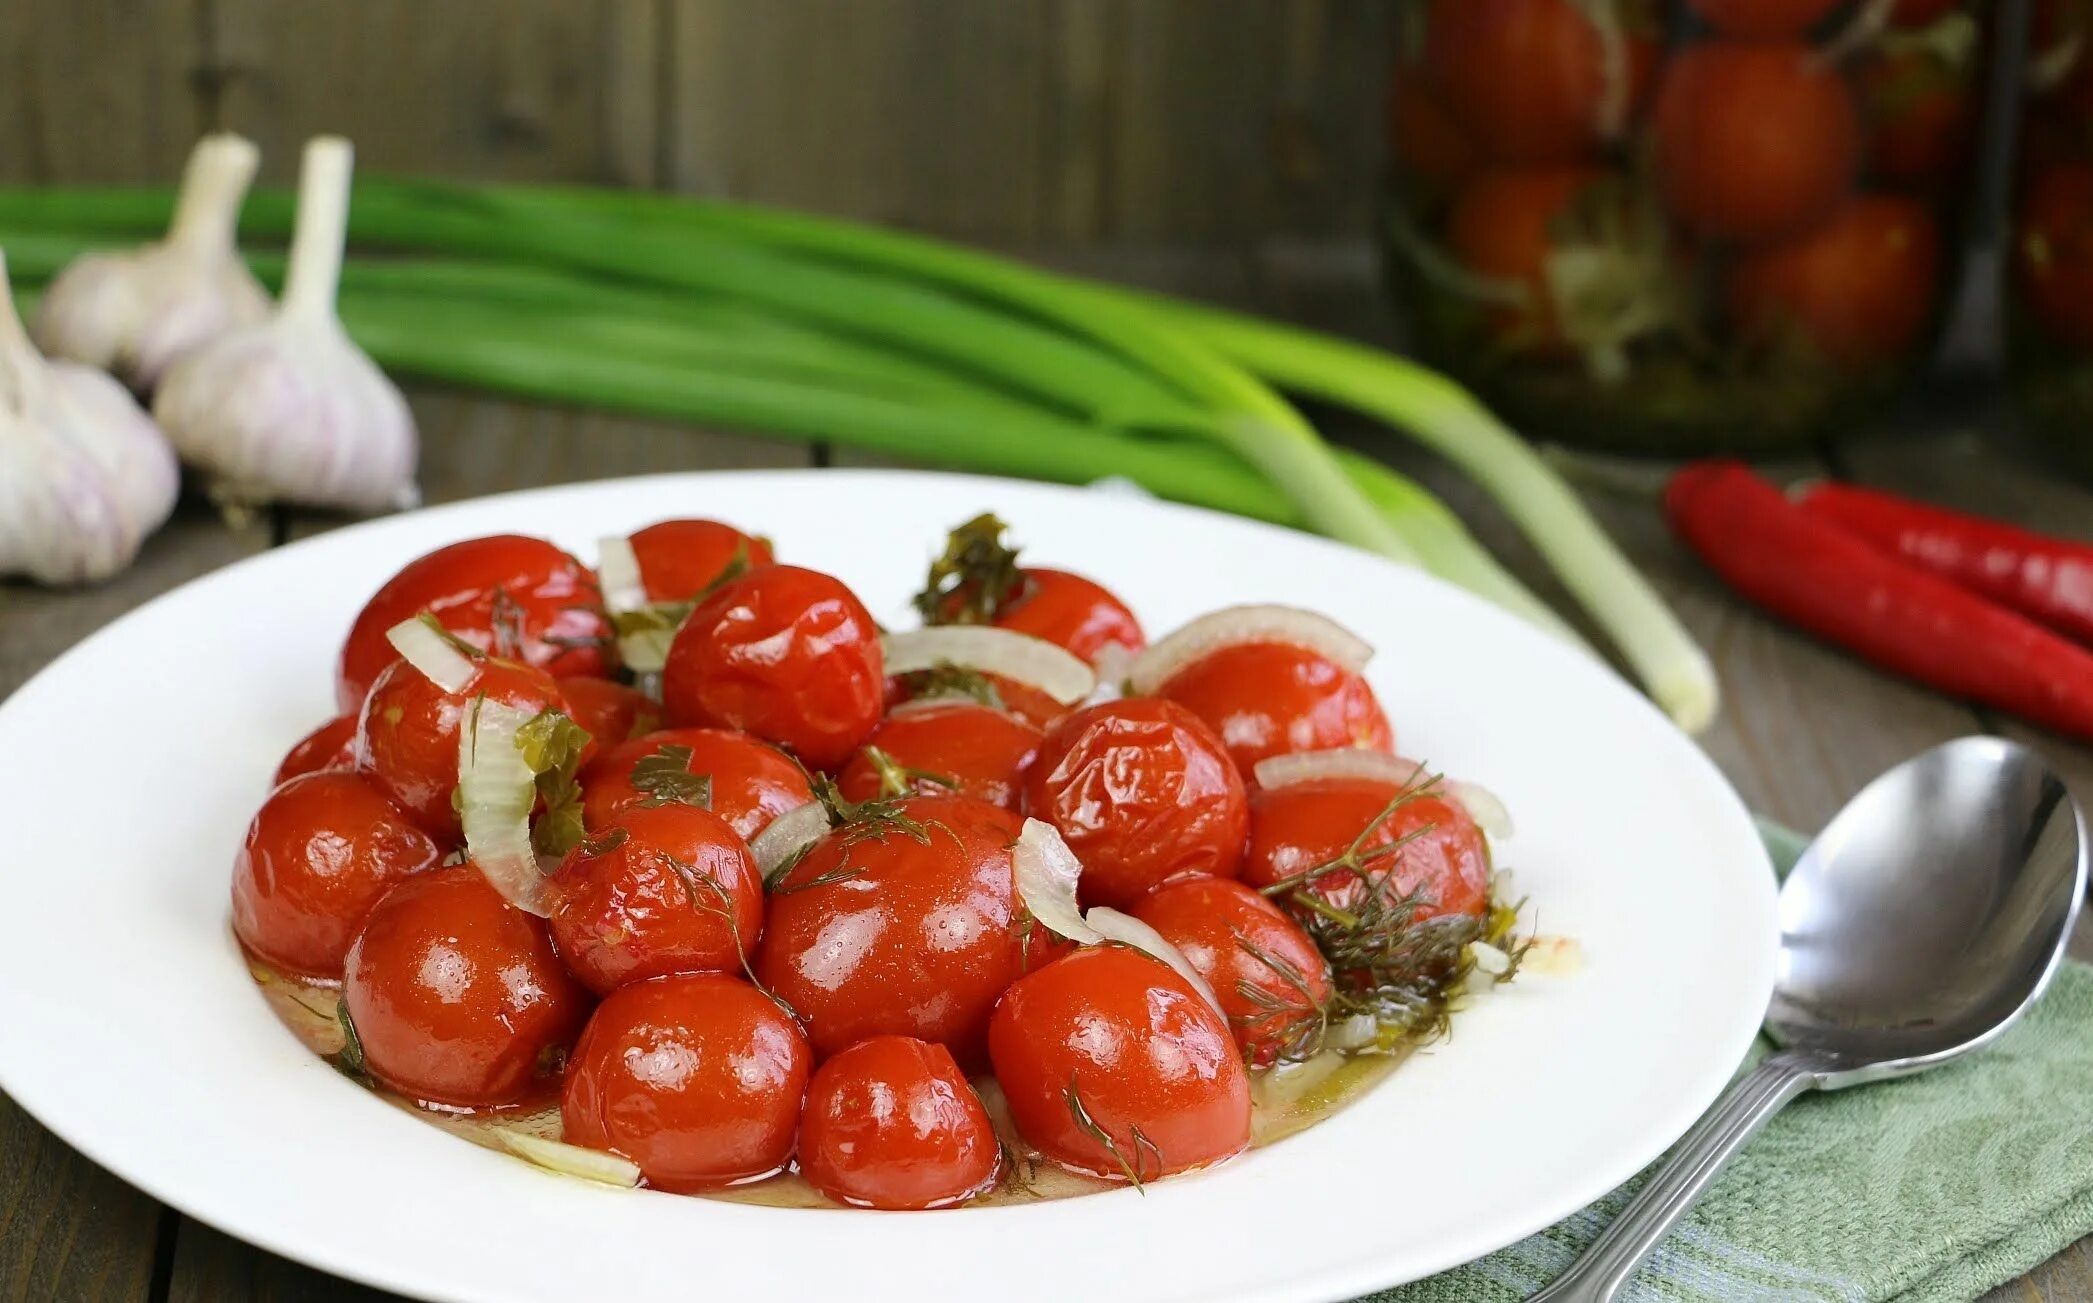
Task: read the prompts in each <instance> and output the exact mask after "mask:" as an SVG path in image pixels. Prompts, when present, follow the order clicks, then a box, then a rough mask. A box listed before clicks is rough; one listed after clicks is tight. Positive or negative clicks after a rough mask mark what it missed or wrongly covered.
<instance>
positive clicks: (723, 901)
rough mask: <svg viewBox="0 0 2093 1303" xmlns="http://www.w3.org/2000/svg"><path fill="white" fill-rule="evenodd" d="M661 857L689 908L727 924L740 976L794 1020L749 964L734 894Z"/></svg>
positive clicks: (705, 876) (692, 869)
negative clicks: (675, 880) (685, 898)
mask: <svg viewBox="0 0 2093 1303" xmlns="http://www.w3.org/2000/svg"><path fill="white" fill-rule="evenodd" d="M661 858H662V859H663V860H664V861H665V862H667V864H668V866H669V871H670V872H671V873H673V874H675V875H676V878H677V880H678V881H680V882H682V884H683V890H684V892H685V893H686V894H687V895H688V896H689V897H690V907H691V908H692V909H695V910H699V911H701V912H703V913H706V914H710V915H712V916H713V917H714V918H717V919H719V920H720V921H721V922H722V923H724V924H726V925H727V935H728V936H730V937H732V938H733V939H734V958H735V960H736V961H737V962H738V963H739V964H740V965H741V974H742V976H744V977H746V978H748V980H749V985H750V986H753V987H755V988H756V989H757V990H759V991H761V992H763V994H764V995H765V996H767V997H768V998H769V1000H770V1002H771V1003H772V1004H774V1005H776V1006H777V1007H778V1008H780V1009H782V1010H784V1011H785V1016H786V1017H788V1018H792V1019H794V1020H797V1019H798V1018H799V1011H798V1010H796V1009H794V1008H793V1007H792V1006H791V1005H790V1004H788V1003H787V1002H786V1000H785V997H783V996H781V995H779V994H778V993H777V992H776V991H773V990H771V989H770V988H769V987H767V986H765V985H764V984H763V983H762V981H761V980H760V979H758V978H757V976H756V970H755V968H754V966H753V965H751V964H750V963H749V952H748V947H746V946H744V945H742V944H741V927H740V924H739V921H738V920H736V919H735V917H734V896H733V894H732V893H731V892H729V891H728V890H727V889H726V888H725V887H724V886H722V885H720V880H719V879H718V878H716V877H714V876H713V875H712V874H710V873H705V872H701V871H700V870H699V869H698V867H697V866H696V865H694V864H686V863H684V862H683V861H682V860H679V859H677V858H676V857H675V856H673V855H669V854H667V853H663V855H662V857H661Z"/></svg>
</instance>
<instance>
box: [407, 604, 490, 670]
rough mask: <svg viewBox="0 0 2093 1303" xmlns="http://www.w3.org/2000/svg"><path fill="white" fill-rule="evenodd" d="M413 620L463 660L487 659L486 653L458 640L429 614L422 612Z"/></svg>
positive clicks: (462, 640) (461, 639)
mask: <svg viewBox="0 0 2093 1303" xmlns="http://www.w3.org/2000/svg"><path fill="white" fill-rule="evenodd" d="M414 618H415V619H417V620H420V621H421V622H422V624H423V626H425V627H426V628H427V629H429V631H430V632H432V633H434V634H435V635H436V636H437V637H439V638H441V639H443V641H444V642H445V643H446V644H447V645H448V646H449V647H450V649H451V650H452V651H455V652H457V653H458V654H459V655H460V656H463V657H464V658H465V659H467V660H469V661H483V660H486V659H487V653H486V652H485V651H483V650H481V649H480V648H478V647H475V646H473V645H472V644H471V643H469V642H467V641H465V640H464V639H463V638H460V637H459V636H458V635H457V634H455V633H452V632H451V631H450V630H449V629H446V628H444V627H443V621H441V620H439V619H437V618H436V617H435V616H434V615H431V614H430V613H429V612H427V611H423V612H422V613H421V614H419V615H417V616H415V617H414Z"/></svg>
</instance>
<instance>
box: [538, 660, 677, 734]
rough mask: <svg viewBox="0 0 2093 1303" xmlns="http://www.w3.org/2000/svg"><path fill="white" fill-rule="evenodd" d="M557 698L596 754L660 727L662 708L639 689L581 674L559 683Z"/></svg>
mask: <svg viewBox="0 0 2093 1303" xmlns="http://www.w3.org/2000/svg"><path fill="white" fill-rule="evenodd" d="M560 695H561V696H562V697H564V698H566V701H567V709H568V710H569V711H571V712H573V716H574V722H575V723H577V724H579V725H581V726H582V728H583V729H584V730H585V731H587V733H588V735H589V736H590V737H591V738H593V739H594V740H595V743H596V746H597V748H598V749H599V750H600V749H602V748H604V747H614V746H616V745H618V743H620V742H623V741H625V740H627V739H628V738H634V737H638V736H640V735H641V734H643V733H652V732H653V731H655V730H656V729H658V728H660V727H661V707H659V706H657V705H655V704H654V703H653V702H652V701H651V700H649V699H648V697H647V694H646V693H644V692H641V691H640V690H639V689H638V688H628V687H626V686H625V685H624V684H622V683H613V682H612V681H611V680H609V679H599V678H596V677H595V676H593V675H586V674H580V675H574V676H571V677H569V678H564V679H561V680H560Z"/></svg>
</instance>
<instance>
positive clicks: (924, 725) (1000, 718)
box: [836, 701, 1043, 810]
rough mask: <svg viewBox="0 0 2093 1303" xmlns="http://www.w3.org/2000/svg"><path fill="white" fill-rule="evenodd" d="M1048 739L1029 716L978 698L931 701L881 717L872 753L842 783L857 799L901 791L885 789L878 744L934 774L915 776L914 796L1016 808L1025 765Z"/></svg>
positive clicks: (857, 760)
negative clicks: (995, 707) (993, 706)
mask: <svg viewBox="0 0 2093 1303" xmlns="http://www.w3.org/2000/svg"><path fill="white" fill-rule="evenodd" d="M1042 736H1043V735H1042V734H1041V732H1040V731H1039V730H1038V729H1036V728H1034V727H1033V726H1032V725H1030V724H1027V723H1025V722H1024V721H1023V720H1021V719H1017V718H1015V717H1014V716H1011V715H1009V714H1006V713H1005V712H1003V711H1000V710H993V709H990V708H989V707H987V706H983V705H980V704H978V703H976V702H972V701H937V702H932V703H927V704H925V705H921V706H915V707H911V708H909V709H906V710H903V711H900V712H898V713H896V714H893V715H889V716H888V717H887V718H886V719H884V720H881V721H880V725H879V727H878V728H876V729H874V730H873V731H872V736H871V737H870V738H868V739H866V741H865V750H863V751H860V752H858V754H857V755H855V756H853V757H852V758H851V761H850V763H849V764H847V765H845V766H843V771H842V773H840V774H838V775H837V777H836V786H837V787H839V788H840V789H842V792H843V795H844V796H846V797H848V798H849V799H851V800H853V801H869V800H873V799H876V798H878V797H881V796H893V795H899V793H893V792H884V791H882V784H881V776H880V769H879V765H878V764H877V762H876V761H875V759H874V758H873V756H872V755H871V752H872V750H873V749H874V748H877V749H878V750H879V751H880V753H881V754H882V755H884V756H885V757H886V758H887V759H888V760H889V761H890V762H892V763H893V764H895V765H898V766H901V767H902V768H905V769H911V770H916V771H918V772H919V773H920V774H923V775H928V776H929V777H918V778H915V779H913V780H911V782H910V786H909V791H910V792H912V793H914V794H917V795H921V796H937V795H940V794H956V795H959V796H971V797H973V798H974V799H975V800H977V801H986V802H988V803H989V804H990V805H1000V806H1002V807H1003V808H1004V809H1006V810H1015V809H1017V808H1018V802H1019V799H1020V796H1021V791H1020V787H1019V784H1020V783H1021V782H1022V781H1023V778H1024V773H1025V766H1026V765H1029V764H1030V763H1031V762H1032V757H1033V756H1035V755H1037V754H1038V753H1039V742H1040V738H1041V737H1042ZM937 779H947V780H950V781H949V782H938V781H936V780H937Z"/></svg>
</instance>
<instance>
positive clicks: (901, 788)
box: [865, 746, 959, 799]
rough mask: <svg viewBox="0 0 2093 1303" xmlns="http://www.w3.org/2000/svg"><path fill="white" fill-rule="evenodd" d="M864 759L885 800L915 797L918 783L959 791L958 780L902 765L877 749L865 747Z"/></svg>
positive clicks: (950, 776)
mask: <svg viewBox="0 0 2093 1303" xmlns="http://www.w3.org/2000/svg"><path fill="white" fill-rule="evenodd" d="M865 759H867V760H869V761H871V762H872V772H873V773H875V774H877V775H879V795H880V796H881V797H882V798H885V799H893V798H895V797H902V796H913V795H916V794H917V793H918V792H919V791H920V790H921V789H920V788H919V787H918V786H917V784H919V783H921V784H928V785H930V786H932V787H941V788H944V789H945V790H946V791H948V792H956V791H958V790H959V780H958V779H957V778H954V777H953V776H952V775H950V774H939V773H933V772H932V771H930V770H928V769H917V768H914V767H912V766H909V765H904V764H902V763H901V762H900V761H898V760H896V759H895V758H894V757H893V756H891V755H888V754H887V753H886V752H885V751H884V750H882V749H880V748H879V747H871V746H868V747H866V748H865Z"/></svg>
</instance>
